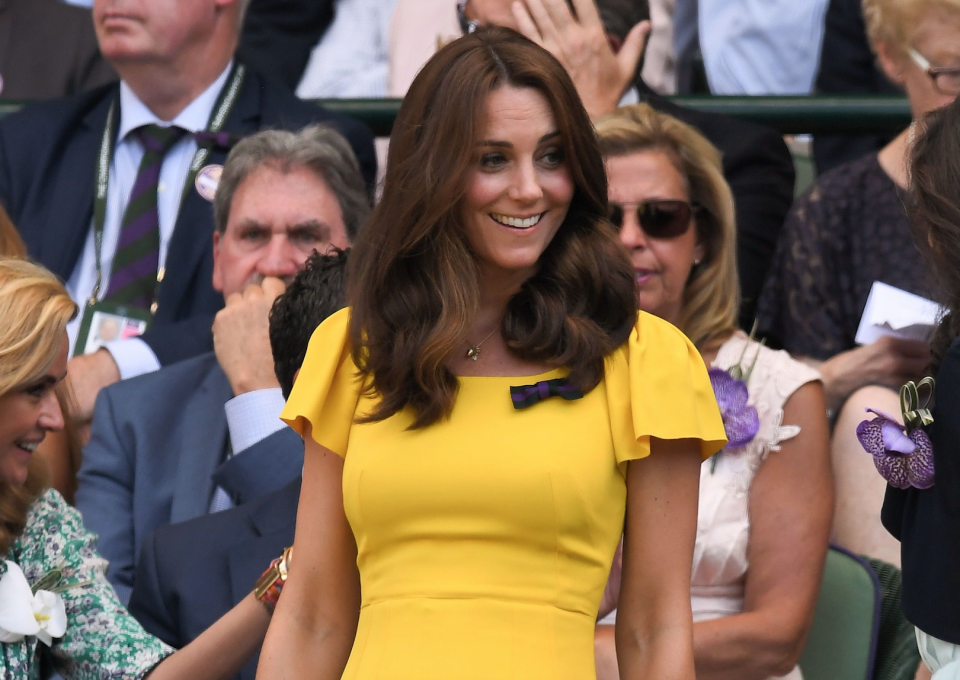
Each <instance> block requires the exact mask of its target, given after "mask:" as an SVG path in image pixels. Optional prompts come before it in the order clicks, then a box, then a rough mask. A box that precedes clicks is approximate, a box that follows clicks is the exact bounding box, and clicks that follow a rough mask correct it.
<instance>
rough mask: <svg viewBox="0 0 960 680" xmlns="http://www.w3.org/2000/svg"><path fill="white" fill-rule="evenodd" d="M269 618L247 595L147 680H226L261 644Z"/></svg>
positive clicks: (161, 664)
mask: <svg viewBox="0 0 960 680" xmlns="http://www.w3.org/2000/svg"><path fill="white" fill-rule="evenodd" d="M269 624H270V615H269V614H268V613H267V610H266V608H265V607H264V606H263V603H261V602H260V601H259V600H257V598H255V597H254V596H253V593H250V594H249V595H247V596H246V597H245V598H243V599H242V600H240V602H239V603H238V604H237V605H236V606H235V607H234V608H233V609H231V610H230V611H228V612H227V613H226V614H224V615H223V616H221V617H220V618H219V619H218V620H217V622H216V623H214V624H213V625H212V626H210V627H209V628H207V629H206V630H205V631H203V633H202V634H201V635H200V636H199V637H197V638H196V639H195V640H194V641H193V642H191V643H190V644H188V645H187V646H186V647H184V648H183V649H181V650H180V651H178V652H175V653H174V654H172V655H170V656H168V657H167V658H166V659H164V660H163V661H161V662H160V663H159V664H157V666H156V667H155V668H154V669H153V670H152V671H151V672H150V673H148V677H149V678H150V680H179V679H180V678H193V679H194V680H229V679H230V678H233V677H235V676H236V675H237V673H239V672H240V669H241V668H243V665H244V664H245V663H246V662H247V661H248V660H249V659H250V657H252V656H253V655H254V654H255V653H256V651H257V649H259V648H260V645H261V644H262V643H263V636H264V635H265V634H266V632H267V626H268V625H269Z"/></svg>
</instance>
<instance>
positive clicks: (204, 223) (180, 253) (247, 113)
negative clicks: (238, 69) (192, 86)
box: [157, 69, 260, 319]
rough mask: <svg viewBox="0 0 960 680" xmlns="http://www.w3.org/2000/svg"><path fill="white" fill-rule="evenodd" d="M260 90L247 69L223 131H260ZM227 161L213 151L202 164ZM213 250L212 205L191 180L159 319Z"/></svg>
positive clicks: (170, 312)
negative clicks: (198, 191)
mask: <svg viewBox="0 0 960 680" xmlns="http://www.w3.org/2000/svg"><path fill="white" fill-rule="evenodd" d="M259 89H260V87H259V80H258V76H257V75H256V74H254V73H253V72H251V71H250V69H247V75H246V76H245V77H244V81H243V86H242V87H241V89H240V94H239V95H238V97H237V101H236V103H235V104H234V106H233V109H232V110H231V111H230V115H229V116H228V117H227V122H226V123H225V124H224V127H223V129H224V130H225V131H227V132H231V133H233V134H235V135H239V136H246V135H248V134H250V133H252V132H255V131H257V130H258V129H259V128H260V96H259ZM226 159H227V152H226V151H224V150H223V149H219V148H215V149H212V150H211V152H210V155H209V156H207V159H206V161H204V165H213V164H216V165H223V164H224V162H225V161H226ZM212 248H213V204H212V203H211V202H210V201H208V200H206V199H205V198H203V197H202V196H201V195H200V194H199V193H197V189H196V187H195V186H194V185H193V182H192V180H191V183H190V186H188V187H187V188H186V193H185V194H184V197H183V201H182V202H181V204H180V212H179V214H178V215H177V223H176V225H175V226H174V229H173V236H172V237H171V239H170V250H169V251H168V254H167V265H166V269H167V271H166V274H165V276H164V280H163V285H161V286H160V296H159V299H158V301H157V304H158V315H159V316H158V318H161V317H162V318H169V319H173V318H174V316H175V315H176V313H177V309H178V308H179V307H180V303H181V301H182V300H183V299H184V298H185V297H186V296H187V294H188V292H189V291H190V290H192V289H193V288H194V286H195V284H194V278H195V277H196V276H197V274H198V270H199V269H200V268H201V264H202V263H203V260H204V258H205V257H207V256H209V254H210V252H211V250H212Z"/></svg>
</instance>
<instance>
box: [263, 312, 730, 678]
mask: <svg viewBox="0 0 960 680" xmlns="http://www.w3.org/2000/svg"><path fill="white" fill-rule="evenodd" d="M348 318H349V312H348V310H343V311H342V312H340V313H338V314H336V315H334V316H332V317H330V318H329V319H328V320H327V321H326V322H325V323H324V324H323V325H321V326H320V327H319V328H318V329H317V331H316V333H315V334H314V336H313V338H312V340H311V342H310V347H309V350H308V352H307V356H306V360H305V361H304V364H303V368H302V370H301V371H300V375H299V377H298V379H297V383H296V387H295V388H294V390H293V393H292V395H291V396H290V400H289V401H288V403H287V407H286V409H285V410H284V412H283V415H282V416H281V417H282V418H283V419H284V420H285V421H286V422H287V423H289V424H290V425H291V426H292V427H294V428H295V429H296V430H298V431H299V432H300V433H301V434H302V433H303V431H304V429H305V421H309V422H310V423H311V426H312V434H313V437H314V438H315V439H316V441H317V442H318V443H320V444H322V445H323V446H325V447H327V448H329V449H331V450H332V451H334V452H336V453H337V454H339V455H341V456H343V457H344V466H343V497H344V509H345V511H346V516H347V519H348V520H349V522H350V526H351V528H352V530H353V534H354V537H355V538H356V542H357V550H358V556H357V566H358V568H359V572H360V581H361V591H362V605H361V606H362V609H361V611H360V622H359V626H358V629H357V636H356V640H355V642H354V645H353V650H352V652H351V654H350V659H349V662H348V663H347V667H346V670H345V671H344V674H343V678H344V679H345V680H347V679H348V680H474V679H475V680H506V679H516V680H531V679H534V678H537V679H540V678H543V679H546V680H585V679H593V678H595V671H594V659H593V629H594V624H595V621H596V616H597V610H598V607H599V604H600V597H601V595H602V593H603V588H604V585H605V583H606V580H607V575H608V574H609V571H610V565H611V562H612V559H613V554H614V550H615V549H616V547H617V543H618V541H619V539H620V535H621V532H622V530H623V520H624V511H625V501H626V485H625V478H624V474H625V471H626V463H627V461H630V460H634V459H638V458H643V457H644V456H647V455H648V454H649V452H650V447H649V437H650V436H656V437H660V438H664V439H673V438H684V437H690V438H696V439H700V440H701V441H702V452H703V455H704V456H709V455H710V454H712V453H714V452H715V451H717V450H719V449H720V448H721V447H722V446H723V445H724V444H725V443H726V439H725V437H724V431H723V424H722V422H721V419H720V414H719V410H718V408H717V404H716V401H715V399H714V396H713V391H712V389H711V387H710V381H709V379H708V377H707V372H706V369H705V368H704V365H703V361H702V360H701V359H700V355H699V353H698V352H697V351H696V349H695V348H694V347H693V346H692V345H691V344H690V343H689V341H688V340H687V339H686V337H685V336H684V335H683V334H682V333H681V332H680V331H678V330H677V329H676V328H674V327H673V326H671V325H670V324H668V323H666V322H664V321H661V320H660V319H658V318H656V317H653V316H650V315H647V314H643V313H641V314H640V316H639V319H638V322H637V325H636V327H635V329H634V331H633V333H632V334H631V336H630V339H629V340H628V341H627V342H626V343H625V344H624V345H623V346H622V347H620V348H619V349H617V350H616V351H615V352H614V353H613V354H612V355H611V356H610V357H608V359H607V365H606V371H605V376H604V379H603V381H602V382H601V383H600V385H598V386H597V387H596V388H594V389H593V390H592V391H590V392H589V393H587V394H586V395H585V396H584V397H583V398H582V399H577V400H575V401H565V400H563V399H561V398H559V397H552V398H548V399H545V400H543V401H541V402H540V403H537V404H535V405H533V406H530V407H528V408H525V409H522V410H516V409H514V407H513V404H512V401H511V396H510V386H511V385H526V384H532V383H535V382H537V381H540V380H547V379H551V378H556V377H562V376H563V375H564V373H565V371H564V370H555V371H551V372H549V373H545V374H542V375H536V376H523V377H463V378H460V391H459V394H458V395H457V399H456V405H455V406H454V409H453V413H452V414H451V416H450V418H449V419H448V420H444V421H441V422H439V423H436V424H434V425H431V426H430V427H427V428H424V429H420V430H413V431H408V430H407V429H406V428H407V427H408V426H409V425H410V423H411V422H412V416H411V414H410V413H409V412H406V411H405V412H401V413H398V414H396V415H394V416H393V417H391V418H388V419H387V420H385V421H381V422H377V423H367V424H356V423H354V422H353V419H354V415H355V414H358V413H359V414H363V413H367V412H369V410H370V407H371V405H372V404H373V403H374V402H373V401H372V399H373V397H370V396H367V395H362V394H361V384H360V382H359V380H358V378H357V377H356V376H357V371H356V366H355V365H354V363H353V362H352V360H351V358H350V354H349V348H348V347H347V343H346V334H347V323H348Z"/></svg>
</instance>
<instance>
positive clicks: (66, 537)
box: [0, 490, 173, 680]
mask: <svg viewBox="0 0 960 680" xmlns="http://www.w3.org/2000/svg"><path fill="white" fill-rule="evenodd" d="M5 560H9V561H11V562H14V563H16V564H18V565H19V566H20V568H21V569H22V570H23V573H24V575H25V576H26V578H27V582H28V583H30V584H31V585H33V584H35V583H36V582H37V581H38V580H39V579H40V578H41V577H42V576H43V575H44V574H46V573H48V572H50V571H51V570H53V569H55V568H57V567H59V568H60V569H61V570H62V572H63V576H64V582H65V583H78V584H83V585H78V586H75V587H71V588H67V589H66V590H64V591H62V592H61V597H62V598H63V602H64V606H65V608H66V613H67V629H66V633H65V634H64V635H63V637H61V638H59V639H55V640H54V641H53V645H52V646H51V647H48V646H47V645H45V644H44V643H42V642H40V641H39V640H38V639H37V638H36V637H33V636H29V637H26V638H24V639H23V640H21V641H20V642H10V643H0V673H2V674H0V678H2V680H40V678H43V677H47V676H48V675H49V674H50V673H51V672H57V673H59V674H60V675H62V676H63V677H64V678H65V680H114V679H117V680H121V679H122V680H128V679H129V680H139V678H143V677H144V676H145V675H146V674H147V673H148V672H149V671H150V670H151V669H152V668H153V667H154V666H156V665H157V664H158V663H159V662H160V661H162V660H163V659H164V658H165V657H167V656H168V655H170V654H172V653H173V649H172V648H170V647H168V646H167V645H165V644H164V643H162V642H161V641H160V640H158V639H157V638H155V637H153V636H152V635H150V634H149V633H147V632H146V631H145V630H144V629H143V628H142V627H141V626H140V624H139V623H138V622H137V621H136V619H134V618H133V617H132V616H130V614H129V613H127V610H126V609H124V608H123V606H122V605H121V604H120V601H119V600H118V599H117V596H116V595H115V594H114V592H113V588H112V587H111V586H110V584H109V583H108V582H107V579H106V576H105V575H104V574H105V571H106V567H107V562H106V560H104V559H103V558H102V557H100V555H99V554H98V553H97V551H96V536H95V535H94V534H92V533H90V532H89V531H87V530H86V529H85V528H84V527H83V522H82V520H81V518H80V514H79V513H78V512H77V511H76V510H75V509H74V508H72V507H70V506H69V505H67V503H66V501H64V500H63V498H62V497H61V496H60V494H59V493H57V492H56V491H53V490H48V491H46V492H45V493H44V494H43V495H42V496H41V497H40V498H39V499H37V501H35V502H34V504H33V506H32V507H31V508H30V510H29V512H28V515H27V526H26V529H25V530H24V532H23V534H22V535H21V536H20V537H19V538H18V539H17V540H16V541H15V542H14V544H13V547H12V548H11V549H10V551H9V552H8V553H7V555H6V557H5ZM6 570H7V566H6V564H5V563H0V575H2V574H3V573H6ZM2 606H3V603H2V602H0V607H2Z"/></svg>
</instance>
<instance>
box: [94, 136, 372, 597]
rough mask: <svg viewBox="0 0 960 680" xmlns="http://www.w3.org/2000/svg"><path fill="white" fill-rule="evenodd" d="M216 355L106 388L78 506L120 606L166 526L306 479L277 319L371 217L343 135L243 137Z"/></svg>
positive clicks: (235, 165)
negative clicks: (284, 387)
mask: <svg viewBox="0 0 960 680" xmlns="http://www.w3.org/2000/svg"><path fill="white" fill-rule="evenodd" d="M214 207H215V218H216V226H217V232H216V234H215V236H214V245H213V251H214V271H213V280H214V287H215V288H216V289H217V290H219V291H222V294H223V295H224V297H226V299H227V304H226V307H225V308H224V309H222V310H221V311H220V312H219V313H218V314H217V317H216V321H215V322H214V325H213V334H214V347H215V351H214V352H211V353H208V354H202V355H199V356H197V357H193V358H191V359H185V360H184V361H181V362H178V363H176V364H173V365H171V366H166V367H164V368H162V369H160V370H159V371H155V372H153V373H150V374H148V375H143V376H139V377H137V378H132V379H130V380H124V381H122V382H120V383H117V384H116V385H111V386H109V387H107V388H105V389H104V390H102V391H101V393H100V396H99V397H98V399H97V406H96V414H95V416H94V419H93V427H92V431H91V438H90V442H89V443H88V444H87V446H86V447H85V448H84V452H83V463H82V465H81V467H80V472H79V474H78V485H77V493H76V501H77V508H78V509H79V510H80V512H81V513H82V515H83V519H84V523H85V524H86V526H87V527H88V528H89V529H90V530H91V531H93V532H94V533H96V534H97V535H98V548H99V550H100V553H101V554H102V555H103V556H104V557H105V558H106V559H107V560H108V561H109V563H110V564H109V567H108V569H107V578H108V579H109V580H110V582H111V583H112V584H113V585H114V587H115V589H116V590H117V593H118V594H119V595H120V598H121V600H122V601H124V602H125V601H126V599H127V597H128V596H129V591H130V588H131V587H132V586H133V583H134V569H135V565H136V559H137V556H138V553H139V548H140V545H141V543H142V541H143V539H144V538H145V537H146V536H147V534H149V533H150V532H151V531H153V530H154V529H156V528H157V527H159V526H164V525H166V524H171V523H174V522H181V521H184V520H187V519H192V518H194V517H198V516H200V515H205V514H207V513H211V512H216V511H219V510H222V509H225V508H228V507H231V506H233V505H242V504H245V503H249V502H250V501H252V500H255V499H257V498H259V497H261V496H263V495H265V494H267V493H270V492H271V491H274V490H276V489H278V488H280V487H281V486H284V485H285V484H287V483H288V482H290V480H292V479H294V478H295V477H297V476H298V475H299V474H300V471H301V468H302V467H303V441H302V440H301V439H300V437H299V436H298V435H297V434H296V433H295V432H294V431H293V430H291V429H289V428H287V427H286V426H284V424H283V423H282V422H281V421H280V420H279V416H280V411H281V410H282V409H283V402H284V397H283V396H282V394H281V388H280V385H279V384H278V382H277V378H276V376H275V371H274V360H273V357H272V354H271V348H270V340H269V334H268V315H269V310H270V306H271V304H272V303H273V301H274V299H275V298H276V297H277V296H278V295H279V294H280V293H282V292H283V290H284V287H285V284H286V283H289V282H290V281H291V280H292V279H293V277H294V276H295V275H296V273H297V272H298V271H299V270H300V269H302V268H303V266H304V264H305V262H306V261H307V258H308V257H309V256H310V255H311V253H312V252H313V251H314V250H319V251H320V252H325V251H326V250H327V249H328V248H330V247H331V246H334V247H347V246H348V245H349V243H350V241H351V240H352V238H353V236H354V235H355V234H356V231H357V229H358V228H359V226H360V225H361V224H362V223H363V222H364V221H365V219H366V217H367V214H368V213H369V209H370V208H369V200H368V195H367V192H366V188H365V186H364V183H363V179H362V177H361V176H360V171H359V168H358V166H357V162H356V158H355V157H354V156H353V153H352V151H351V150H350V147H349V145H348V144H347V143H346V141H345V140H344V139H343V137H342V136H340V135H339V134H338V133H337V132H336V131H334V130H332V129H330V128H328V127H324V126H312V127H308V128H306V129H304V130H303V131H301V132H299V133H296V134H294V133H291V132H286V131H280V130H267V131H263V132H260V133H257V134H255V135H253V136H251V137H248V138H246V139H244V140H242V141H241V142H239V143H238V144H237V145H236V146H235V147H234V149H233V150H232V151H231V152H230V156H229V157H228V158H227V163H226V165H225V166H224V170H223V176H222V179H221V180H220V186H219V188H218V189H217V196H216V200H215V206H214Z"/></svg>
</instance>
